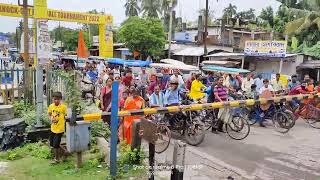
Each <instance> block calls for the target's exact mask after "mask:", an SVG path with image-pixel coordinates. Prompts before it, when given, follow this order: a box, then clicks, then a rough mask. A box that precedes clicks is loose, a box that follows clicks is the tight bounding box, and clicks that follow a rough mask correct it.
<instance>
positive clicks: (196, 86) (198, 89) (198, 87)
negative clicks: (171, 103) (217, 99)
mask: <svg viewBox="0 0 320 180" xmlns="http://www.w3.org/2000/svg"><path fill="white" fill-rule="evenodd" d="M195 78H196V79H195V80H194V81H192V84H191V88H190V93H189V96H190V98H192V99H193V100H200V99H202V98H203V97H204V96H205V93H203V90H204V89H206V86H205V85H203V84H202V82H201V74H197V75H195Z"/></svg>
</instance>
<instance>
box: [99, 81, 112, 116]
mask: <svg viewBox="0 0 320 180" xmlns="http://www.w3.org/2000/svg"><path fill="white" fill-rule="evenodd" d="M111 91H112V79H107V82H106V86H105V87H104V88H102V89H101V94H100V102H101V110H102V111H104V112H110V111H111Z"/></svg>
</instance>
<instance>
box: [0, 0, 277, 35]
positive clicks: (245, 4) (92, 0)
mask: <svg viewBox="0 0 320 180" xmlns="http://www.w3.org/2000/svg"><path fill="white" fill-rule="evenodd" d="M47 2H48V8H50V9H58V10H59V9H61V10H65V11H77V12H87V11H90V10H92V9H97V10H98V11H103V12H105V13H106V14H111V15H113V17H114V25H116V26H119V25H120V24H121V23H122V22H123V21H124V20H125V19H126V17H125V8H124V4H125V2H126V0H47ZM0 3H7V4H18V0H0ZM29 3H30V4H32V3H33V1H32V0H29ZM229 3H232V4H233V5H236V6H237V7H238V11H242V10H247V9H249V8H253V9H255V10H256V13H257V14H259V13H260V12H261V10H262V9H263V8H265V7H267V6H272V7H273V8H274V9H275V10H276V9H277V8H278V7H279V5H280V4H279V3H278V2H276V0H218V2H217V0H209V6H210V10H213V11H214V12H215V17H220V16H221V15H222V10H223V9H224V8H225V7H227V6H228V4H229ZM202 8H205V0H178V5H177V7H176V12H177V16H179V17H182V18H183V21H195V20H196V19H197V16H198V11H199V9H202ZM19 21H20V18H13V17H3V16H0V32H14V31H15V28H16V26H18V24H19V23H18V22H19ZM58 25H59V22H56V21H50V22H49V28H50V29H53V28H54V27H56V26H58ZM61 26H65V27H69V28H78V27H79V26H80V25H79V24H77V23H69V22H61Z"/></svg>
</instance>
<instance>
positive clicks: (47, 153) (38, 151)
mask: <svg viewBox="0 0 320 180" xmlns="http://www.w3.org/2000/svg"><path fill="white" fill-rule="evenodd" d="M0 155H1V156H0V159H6V160H10V161H13V160H18V159H21V158H24V157H26V156H32V157H35V158H39V159H51V158H52V154H51V150H50V148H49V147H48V146H47V145H45V144H44V143H41V142H38V143H29V144H25V145H24V146H22V147H17V148H15V149H12V150H9V151H6V152H2V153H1V154H0Z"/></svg>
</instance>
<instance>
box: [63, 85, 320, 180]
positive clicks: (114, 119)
mask: <svg viewBox="0 0 320 180" xmlns="http://www.w3.org/2000/svg"><path fill="white" fill-rule="evenodd" d="M118 89H119V82H117V81H115V82H113V84H112V107H111V112H103V113H94V114H85V115H80V116H75V115H74V114H73V115H72V118H71V119H68V120H67V121H69V122H70V123H71V124H76V121H87V122H91V121H97V120H102V119H110V118H108V117H110V116H111V141H110V142H111V144H110V174H111V175H112V176H113V177H116V174H117V161H116V160H117V141H118V124H119V117H126V116H136V115H140V116H143V115H152V114H163V113H175V112H186V111H198V110H210V109H221V108H234V107H246V106H254V105H264V104H270V103H282V102H290V101H294V100H304V99H314V98H319V96H320V93H318V94H303V95H293V96H279V97H271V98H259V99H247V100H236V101H226V102H215V103H206V104H191V105H180V106H170V107H160V108H144V109H139V110H130V111H118V109H119V107H118V105H119V104H118V100H119V99H118V98H119V91H118ZM150 144H152V143H150V142H149V150H150V149H152V151H150V152H149V156H150V155H151V156H152V157H151V158H149V164H150V165H151V166H153V165H154V158H153V156H154V145H151V146H150ZM150 147H151V148H150ZM151 168H152V169H151V172H153V167H151ZM175 173H176V175H175V176H172V177H181V178H183V172H182V173H180V172H175ZM181 178H178V179H179V180H180V179H181ZM149 179H150V180H153V179H154V176H153V174H152V176H151V177H150V178H149Z"/></svg>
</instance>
